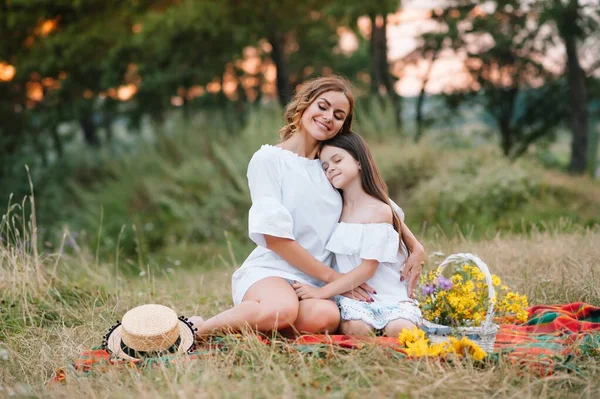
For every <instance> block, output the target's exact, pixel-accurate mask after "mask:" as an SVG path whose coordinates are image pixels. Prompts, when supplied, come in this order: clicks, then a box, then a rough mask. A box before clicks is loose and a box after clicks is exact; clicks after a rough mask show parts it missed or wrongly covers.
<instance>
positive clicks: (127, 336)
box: [103, 304, 194, 361]
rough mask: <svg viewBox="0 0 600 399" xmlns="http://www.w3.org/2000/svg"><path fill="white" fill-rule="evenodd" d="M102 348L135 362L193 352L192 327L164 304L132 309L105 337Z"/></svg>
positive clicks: (186, 320)
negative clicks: (147, 358)
mask: <svg viewBox="0 0 600 399" xmlns="http://www.w3.org/2000/svg"><path fill="white" fill-rule="evenodd" d="M103 346H104V347H105V348H106V349H108V351H109V352H111V353H112V354H113V355H115V356H116V357H119V358H121V359H125V360H132V361H137V360H141V359H143V358H146V357H157V356H162V355H168V354H181V353H188V352H191V351H193V350H194V327H193V324H192V323H191V322H189V321H188V319H186V318H184V317H183V316H182V317H179V318H178V317H177V313H175V311H174V310H173V309H171V308H168V307H166V306H163V305H155V304H148V305H142V306H138V307H136V308H133V309H131V310H130V311H128V312H127V313H125V315H124V316H123V319H122V320H121V321H120V322H117V324H116V325H114V326H113V327H111V329H110V330H109V331H108V334H106V335H105V336H104V342H103Z"/></svg>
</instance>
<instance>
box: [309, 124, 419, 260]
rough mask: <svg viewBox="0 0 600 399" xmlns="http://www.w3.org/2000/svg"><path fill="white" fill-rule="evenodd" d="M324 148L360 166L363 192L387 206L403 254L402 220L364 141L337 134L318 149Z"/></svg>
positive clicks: (353, 136)
mask: <svg viewBox="0 0 600 399" xmlns="http://www.w3.org/2000/svg"><path fill="white" fill-rule="evenodd" d="M325 146H332V147H337V148H341V149H342V150H345V151H347V152H348V153H349V154H350V155H351V156H352V158H354V159H355V160H356V161H358V163H359V164H360V180H361V183H362V188H363V190H365V192H366V193H367V194H369V195H370V196H371V197H374V198H377V199H378V200H380V201H381V202H384V203H386V204H388V206H389V207H390V208H391V209H392V224H393V226H394V229H395V230H396V231H397V232H398V235H399V236H400V250H401V251H402V252H404V248H403V246H402V244H404V246H406V243H405V242H404V239H403V238H402V220H400V216H398V214H397V213H396V212H395V211H394V208H393V207H392V203H391V202H390V196H389V193H388V187H387V184H385V181H383V179H382V178H381V173H380V172H379V169H377V165H375V160H374V159H373V155H372V154H371V150H369V146H368V145H367V142H366V141H365V139H363V138H362V137H361V136H360V135H358V134H356V133H354V132H348V133H346V134H338V135H336V136H335V137H332V138H330V139H329V140H325V141H323V142H321V146H320V148H321V149H322V148H323V147H325ZM342 195H343V193H342ZM406 251H407V252H408V247H406ZM406 255H408V253H406Z"/></svg>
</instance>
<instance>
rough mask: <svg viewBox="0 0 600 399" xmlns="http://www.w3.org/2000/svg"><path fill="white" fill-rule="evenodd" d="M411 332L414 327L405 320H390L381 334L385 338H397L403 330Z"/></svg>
mask: <svg viewBox="0 0 600 399" xmlns="http://www.w3.org/2000/svg"><path fill="white" fill-rule="evenodd" d="M405 328H406V329H409V330H412V329H413V328H415V325H414V324H413V323H411V322H410V321H408V320H405V319H396V320H392V321H390V322H389V323H388V325H387V326H385V328H384V330H383V333H384V335H385V336H387V337H397V336H398V335H399V334H400V333H401V332H402V330H404V329H405Z"/></svg>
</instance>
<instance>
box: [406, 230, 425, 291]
mask: <svg viewBox="0 0 600 399" xmlns="http://www.w3.org/2000/svg"><path fill="white" fill-rule="evenodd" d="M402 237H403V238H404V242H405V243H406V247H407V248H408V250H409V251H410V256H409V257H408V259H406V264H405V265H404V270H402V275H401V276H400V281H404V280H406V279H408V287H407V290H408V297H409V298H412V296H413V291H414V289H415V288H416V286H417V284H418V283H419V277H420V276H421V270H422V269H423V263H425V248H424V247H423V245H422V244H421V243H420V242H419V241H418V240H417V239H416V238H415V236H414V235H413V233H412V232H411V231H410V229H409V228H408V226H407V225H406V223H404V222H402Z"/></svg>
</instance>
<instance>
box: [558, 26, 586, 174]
mask: <svg viewBox="0 0 600 399" xmlns="http://www.w3.org/2000/svg"><path fill="white" fill-rule="evenodd" d="M563 39H564V41H565V47H566V50H567V75H568V79H569V86H570V88H571V132H572V135H573V141H572V143H571V162H570V164H569V172H571V173H575V174H583V173H584V172H585V169H586V166H587V155H588V154H587V152H588V150H587V146H588V115H587V93H586V89H585V77H584V74H583V70H582V69H581V65H580V64H579V58H578V57H577V42H576V39H575V37H574V36H573V35H569V36H568V37H563Z"/></svg>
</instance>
